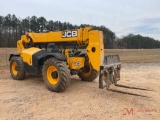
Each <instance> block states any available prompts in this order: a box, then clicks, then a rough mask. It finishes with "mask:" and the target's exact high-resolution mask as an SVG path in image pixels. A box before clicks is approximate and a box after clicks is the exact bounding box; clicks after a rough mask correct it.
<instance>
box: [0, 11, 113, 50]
mask: <svg viewBox="0 0 160 120" xmlns="http://www.w3.org/2000/svg"><path fill="white" fill-rule="evenodd" d="M86 26H92V27H93V29H98V30H102V31H103V34H104V43H105V48H113V42H114V39H115V33H114V32H112V31H111V30H109V29H108V28H106V27H105V26H94V25H88V24H81V25H79V26H78V25H73V24H71V23H69V22H60V21H53V20H49V21H47V20H46V19H45V18H44V17H36V16H32V17H26V18H25V19H20V18H17V17H16V15H11V14H8V15H7V16H0V47H16V42H17V40H19V39H20V37H21V35H23V34H25V33H26V32H42V30H43V31H59V30H60V31H61V30H67V29H77V28H80V27H86Z"/></svg>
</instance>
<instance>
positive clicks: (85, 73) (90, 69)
mask: <svg viewBox="0 0 160 120" xmlns="http://www.w3.org/2000/svg"><path fill="white" fill-rule="evenodd" d="M85 66H86V67H88V70H87V71H84V72H82V74H83V75H84V76H88V75H90V74H91V72H92V69H93V68H92V66H91V65H90V64H89V63H87V64H85Z"/></svg>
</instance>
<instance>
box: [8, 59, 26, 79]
mask: <svg viewBox="0 0 160 120" xmlns="http://www.w3.org/2000/svg"><path fill="white" fill-rule="evenodd" d="M10 73H11V76H12V78H13V79H15V80H22V79H24V78H25V76H26V73H25V70H24V64H23V61H22V58H21V57H17V56H14V57H12V58H11V60H10Z"/></svg>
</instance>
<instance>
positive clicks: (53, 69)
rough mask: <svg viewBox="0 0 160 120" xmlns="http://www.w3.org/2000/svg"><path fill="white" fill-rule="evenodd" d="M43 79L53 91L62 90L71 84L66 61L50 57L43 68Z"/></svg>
mask: <svg viewBox="0 0 160 120" xmlns="http://www.w3.org/2000/svg"><path fill="white" fill-rule="evenodd" d="M42 75H43V80H44V82H45V84H46V86H47V88H48V89H49V90H51V91H53V92H62V91H64V90H65V89H66V88H67V87H68V85H69V84H70V81H71V79H70V72H69V69H68V66H67V65H66V63H65V62H64V61H59V60H57V59H55V58H48V59H47V60H46V61H45V63H44V65H43V69H42Z"/></svg>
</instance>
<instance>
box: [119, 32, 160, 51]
mask: <svg viewBox="0 0 160 120" xmlns="http://www.w3.org/2000/svg"><path fill="white" fill-rule="evenodd" d="M116 45H117V47H118V48H127V49H143V48H144V49H153V48H160V41H158V40H154V39H153V38H150V37H143V36H141V35H133V34H129V35H127V36H125V37H123V38H121V39H118V40H117V41H116Z"/></svg>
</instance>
